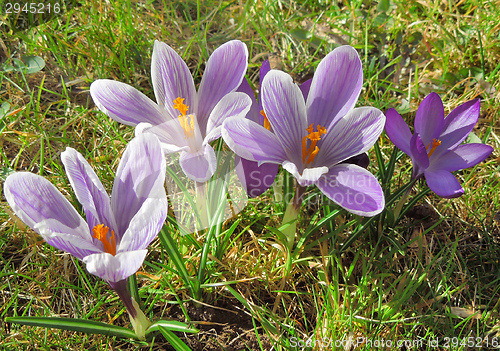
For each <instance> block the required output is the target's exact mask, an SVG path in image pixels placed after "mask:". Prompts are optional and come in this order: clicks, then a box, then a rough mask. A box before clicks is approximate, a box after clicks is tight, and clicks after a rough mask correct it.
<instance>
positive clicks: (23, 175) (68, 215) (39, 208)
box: [4, 172, 99, 258]
mask: <svg viewBox="0 0 500 351" xmlns="http://www.w3.org/2000/svg"><path fill="white" fill-rule="evenodd" d="M4 193H5V197H6V199H7V202H8V203H9V205H10V207H11V208H12V210H13V211H14V213H15V214H16V216H18V217H19V218H20V219H21V220H22V221H23V222H24V223H26V225H28V226H29V227H30V228H31V229H33V230H34V231H35V232H37V233H38V234H40V235H41V236H42V237H43V238H44V239H45V240H47V241H49V243H51V242H52V243H54V245H53V246H55V247H57V248H59V247H58V246H56V245H57V244H58V243H59V242H62V241H64V240H62V239H57V238H56V237H57V233H62V234H63V235H67V236H71V237H74V238H75V239H74V243H73V244H72V245H67V246H63V245H62V246H61V247H60V248H61V249H62V250H65V251H67V252H69V253H71V254H73V255H75V256H76V257H78V258H83V256H84V255H86V254H90V253H92V252H96V251H99V250H98V249H97V248H96V247H95V246H93V244H92V240H93V239H92V237H91V234H90V232H89V228H88V225H87V223H86V222H85V221H84V220H83V218H82V217H81V216H80V215H79V214H78V212H76V210H75V209H74V207H73V206H72V205H71V204H70V203H69V201H68V200H67V199H66V198H65V197H64V196H63V195H62V194H61V193H60V192H59V190H57V189H56V187H55V186H54V185H53V184H52V183H50V182H49V181H48V180H47V179H45V178H43V177H41V176H39V175H36V174H32V173H27V172H17V173H14V174H12V175H10V176H9V177H7V179H6V180H5V184H4ZM85 243H88V244H85ZM76 245H79V246H78V247H77V246H76ZM89 245H90V246H89ZM92 247H94V249H93V250H92V249H91V248H92Z"/></svg>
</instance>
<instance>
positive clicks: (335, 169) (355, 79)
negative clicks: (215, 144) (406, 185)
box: [222, 46, 385, 217]
mask: <svg viewBox="0 0 500 351" xmlns="http://www.w3.org/2000/svg"><path fill="white" fill-rule="evenodd" d="M362 82H363V71H362V65H361V60H360V59H359V56H358V54H357V52H356V51H355V50H354V49H353V48H352V47H350V46H342V47H339V48H336V49H335V50H333V51H332V52H331V53H329V54H328V55H327V56H326V57H325V58H324V59H323V60H322V61H321V62H320V64H319V65H318V68H317V70H316V73H315V74H314V77H313V80H312V82H311V86H310V89H309V93H308V95H307V100H305V99H304V96H303V94H302V92H301V90H300V88H299V87H298V86H297V85H296V84H295V83H293V81H292V78H291V77H290V76H289V75H288V74H286V73H284V72H281V71H275V70H271V71H270V72H269V73H268V74H267V75H266V77H265V78H264V81H263V82H262V94H261V99H262V106H263V110H264V113H265V116H266V118H267V119H268V121H269V123H270V126H271V128H272V130H273V132H270V131H269V130H267V129H266V128H264V127H263V126H261V125H259V124H257V123H255V122H253V121H251V120H248V119H241V118H240V119H239V118H228V119H226V120H225V121H224V123H223V130H222V136H223V138H224V140H225V141H226V143H227V144H228V146H229V147H230V148H231V149H232V150H233V151H234V152H236V154H238V155H239V156H241V157H243V158H246V159H250V160H253V161H257V162H259V164H260V163H266V162H270V163H276V164H281V165H282V166H283V168H285V169H286V170H287V171H289V172H290V173H292V174H293V175H294V176H295V178H296V179H297V181H298V183H299V185H300V186H301V187H305V186H308V185H312V184H315V185H316V186H318V188H319V189H320V190H321V191H322V192H323V193H324V194H325V195H326V196H327V197H328V198H329V199H331V200H332V201H334V202H335V203H337V204H338V205H340V206H342V207H344V208H345V209H347V210H348V211H350V212H352V213H355V214H359V215H363V216H374V215H376V214H378V213H380V212H381V211H382V209H383V208H384V204H385V200H384V195H383V192H382V189H381V187H380V185H379V184H378V182H377V180H376V178H375V177H374V176H373V175H372V174H371V173H370V172H368V171H367V170H366V169H364V168H362V167H360V166H358V165H354V164H347V163H342V164H341V162H342V161H344V160H347V159H349V158H350V157H352V156H356V155H359V154H362V153H363V152H365V151H367V150H369V149H370V148H371V147H372V146H373V144H374V143H375V141H376V140H377V138H378V137H379V135H380V133H381V132H382V130H383V128H384V123H385V116H384V115H383V113H382V112H381V111H379V110H378V109H376V108H372V107H360V108H355V109H353V107H354V105H355V104H356V101H357V99H358V96H359V93H360V91H361V87H362ZM285 217H286V216H285Z"/></svg>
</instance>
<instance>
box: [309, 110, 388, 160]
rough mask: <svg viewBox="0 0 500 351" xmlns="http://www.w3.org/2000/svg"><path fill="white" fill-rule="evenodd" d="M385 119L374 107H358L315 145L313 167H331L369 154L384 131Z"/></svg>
mask: <svg viewBox="0 0 500 351" xmlns="http://www.w3.org/2000/svg"><path fill="white" fill-rule="evenodd" d="M384 125H385V116H384V114H383V113H382V111H380V110H379V109H377V108H374V107H358V108H355V109H353V110H350V111H349V113H348V114H347V115H345V116H344V117H342V118H340V119H339V120H338V122H337V123H336V124H335V125H334V126H333V127H332V129H330V130H327V133H326V135H325V136H323V137H322V140H320V142H319V143H318V147H319V152H318V155H317V156H316V158H315V159H314V165H324V166H327V167H331V166H333V165H335V164H337V163H339V162H341V161H344V160H347V159H348V158H350V157H352V156H356V155H359V154H361V153H363V152H366V151H368V150H369V149H370V148H371V147H372V146H373V144H375V142H376V141H377V139H378V137H379V136H380V134H381V133H382V131H383V130H384Z"/></svg>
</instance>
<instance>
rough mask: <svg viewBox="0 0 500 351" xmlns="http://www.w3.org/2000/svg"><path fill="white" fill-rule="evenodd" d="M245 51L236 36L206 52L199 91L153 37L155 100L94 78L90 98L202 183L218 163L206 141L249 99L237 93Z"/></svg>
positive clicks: (183, 67)
mask: <svg viewBox="0 0 500 351" xmlns="http://www.w3.org/2000/svg"><path fill="white" fill-rule="evenodd" d="M247 61H248V50H247V47H246V45H245V44H244V43H242V42H241V41H239V40H232V41H229V42H227V43H225V44H223V45H221V46H220V47H218V48H217V49H216V50H215V51H214V52H213V53H212V55H211V56H210V58H209V60H208V62H207V64H206V66H205V71H204V74H203V78H202V80H201V83H200V87H199V89H198V91H196V88H195V85H194V81H193V77H192V76H191V72H190V71H189V68H188V66H187V65H186V63H185V62H184V61H183V60H182V58H181V57H180V56H179V55H178V54H177V53H176V52H175V51H174V50H173V49H172V48H171V47H170V46H168V45H166V44H164V43H161V42H159V41H155V43H154V48H153V57H152V62H151V78H152V81H153V89H154V93H155V97H156V102H157V103H155V102H153V101H152V100H151V99H149V98H148V97H147V96H146V95H144V94H143V93H141V92H140V91H138V90H137V89H135V88H133V87H131V86H130V85H127V84H125V83H120V82H117V81H113V80H107V79H99V80H97V81H95V82H94V83H92V85H91V86H90V94H91V95H92V98H93V99H94V102H95V103H96V105H97V106H98V107H99V109H100V110H101V111H103V112H104V113H105V114H106V115H108V116H109V117H111V118H113V119H114V120H116V121H118V122H120V123H123V124H127V125H130V126H135V127H136V135H137V134H141V133H153V134H155V135H156V136H157V137H158V138H159V139H160V142H161V143H162V147H163V150H164V151H165V152H166V153H175V152H180V158H179V162H180V165H181V167H182V170H183V172H184V173H185V174H186V175H187V176H188V177H189V178H190V179H192V180H194V181H197V182H201V183H203V182H205V181H207V180H208V179H210V178H211V177H212V175H213V174H214V172H215V169H216V167H217V160H216V155H215V152H214V150H213V148H212V146H210V144H209V143H210V142H211V141H213V140H215V139H218V138H219V137H220V135H221V133H220V128H221V125H222V122H223V121H224V119H226V118H228V117H244V116H245V114H246V113H247V111H248V109H249V108H250V104H251V100H250V98H249V97H248V96H247V95H246V94H243V93H236V92H235V90H236V89H237V88H238V86H239V85H240V83H241V81H242V80H243V78H244V76H245V72H246V70H247V66H248V62H247Z"/></svg>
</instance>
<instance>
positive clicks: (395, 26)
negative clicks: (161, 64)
mask: <svg viewBox="0 0 500 351" xmlns="http://www.w3.org/2000/svg"><path fill="white" fill-rule="evenodd" d="M61 5H62V6H61V8H62V9H63V10H62V12H61V13H60V14H52V15H43V16H31V17H30V16H27V15H25V14H23V13H21V14H20V15H19V16H17V15H15V14H6V13H5V11H2V12H1V14H0V31H1V32H2V36H1V39H2V42H0V44H1V45H0V53H1V55H0V58H1V60H2V63H6V64H12V62H13V61H12V59H14V58H21V56H22V55H38V56H40V57H42V58H43V59H44V61H45V63H46V66H45V68H44V69H43V70H42V71H40V72H38V73H34V74H23V73H22V72H3V71H0V81H1V89H0V104H1V103H3V102H8V103H9V104H10V106H11V111H12V113H11V114H10V115H7V116H6V117H4V118H3V119H2V121H1V122H0V130H2V123H3V125H4V126H5V127H4V128H3V131H1V132H0V133H1V135H0V145H1V146H2V147H1V148H0V160H1V161H0V162H1V174H0V180H1V181H3V180H4V179H5V177H6V175H7V174H8V173H9V172H12V171H29V172H33V173H37V174H40V175H43V176H45V177H47V178H48V179H49V180H50V181H51V182H52V183H54V184H55V185H56V186H57V187H58V188H59V189H61V191H62V192H63V194H64V195H65V196H67V197H68V199H70V201H71V202H72V203H73V204H74V205H75V207H76V208H77V209H79V210H81V207H80V205H79V204H78V202H77V201H76V198H75V197H74V194H73V192H72V190H71V188H70V186H69V182H68V180H67V178H66V176H65V172H64V169H63V167H62V164H61V162H60V154H61V152H62V151H64V149H65V148H66V147H67V146H69V147H73V148H75V149H77V150H78V151H79V152H81V153H82V154H83V156H84V157H85V158H86V159H87V160H88V161H89V163H90V164H91V165H92V167H93V168H94V169H95V170H96V173H97V174H98V176H99V177H100V178H101V180H102V181H103V184H104V186H105V187H106V188H107V189H108V190H110V189H111V187H112V182H113V174H114V171H116V168H117V165H118V161H119V159H120V156H121V154H122V152H123V151H124V149H125V146H126V143H127V142H129V141H130V140H131V139H132V138H133V135H134V132H133V128H131V127H127V126H124V125H121V124H118V123H116V122H114V121H112V120H111V119H109V118H108V117H106V116H105V115H104V114H102V113H101V112H100V111H99V110H98V109H97V108H95V106H94V104H93V102H92V99H91V97H90V94H89V92H88V89H89V86H90V84H91V83H92V81H94V80H96V79H100V78H109V79H115V80H119V81H122V82H125V83H128V84H130V85H132V86H134V87H136V88H137V89H139V90H141V91H142V92H143V93H145V94H146V95H148V96H150V97H151V98H153V99H154V96H153V91H152V86H151V80H150V61H151V53H152V47H153V42H154V40H155V39H158V40H161V41H164V42H166V43H167V44H169V45H170V46H172V47H173V48H174V49H175V50H176V51H177V52H178V53H179V54H180V55H181V56H182V57H183V59H185V60H186V62H187V64H188V66H189V68H190V70H191V72H192V73H193V76H194V79H195V83H197V84H198V83H199V82H200V80H201V76H202V74H203V70H204V63H205V62H206V60H207V59H208V57H209V55H210V53H211V52H213V50H214V49H215V48H216V47H217V46H219V45H221V44H222V43H224V42H225V41H227V40H230V39H240V40H242V41H244V42H245V43H246V44H247V46H248V49H249V53H250V57H249V60H250V63H249V70H248V72H247V78H248V79H249V80H250V81H251V83H252V84H253V85H254V86H255V87H257V86H258V84H259V81H258V69H259V67H260V64H261V63H262V61H263V60H264V59H266V58H267V57H268V56H269V55H271V58H272V59H273V65H279V66H281V69H283V70H284V71H285V72H288V73H289V74H291V75H292V77H293V78H294V79H295V80H296V81H298V82H303V81H305V80H307V79H308V78H310V77H312V74H313V72H314V70H315V68H316V66H317V65H318V63H319V61H320V60H321V59H322V58H323V57H324V56H325V55H326V54H327V53H328V52H330V51H331V50H333V49H334V48H335V47H336V46H338V45H343V44H349V45H352V46H354V47H355V48H356V49H357V50H358V52H359V55H360V57H361V59H362V62H363V65H364V67H363V71H364V87H363V90H362V93H361V96H360V99H359V102H358V105H370V106H375V107H377V108H380V109H381V110H385V109H387V108H389V107H395V108H396V109H398V110H399V111H400V112H401V113H402V115H403V117H404V118H405V119H406V120H407V121H409V122H410V121H412V120H413V118H414V116H415V111H416V109H417V107H418V105H419V103H420V102H421V101H422V99H423V98H424V97H425V96H426V95H427V94H428V93H430V92H431V91H436V92H438V93H439V94H440V95H441V97H442V98H443V102H444V104H445V109H446V111H447V112H449V111H451V110H452V109H453V108H454V107H456V106H458V105H459V104H461V103H463V102H465V101H467V100H470V99H473V98H476V97H480V98H481V118H480V120H479V123H478V126H477V128H476V129H475V130H474V133H475V135H477V136H478V137H479V138H480V139H482V140H483V141H484V142H486V143H488V144H490V145H492V146H493V147H494V148H495V151H494V152H493V154H492V156H491V157H490V158H489V159H488V160H487V161H485V162H483V163H482V164H480V165H478V166H477V167H475V168H473V169H468V170H464V171H460V172H458V173H457V177H458V178H459V180H460V182H461V183H462V184H463V185H464V188H465V189H466V192H465V195H463V196H462V197H460V198H458V199H454V200H443V199H440V198H439V197H437V196H436V195H434V194H433V193H431V192H430V193H428V194H427V195H426V196H424V197H423V198H422V199H421V200H420V201H419V202H418V203H417V206H416V207H415V209H416V210H418V211H420V213H424V215H420V216H419V215H418V213H417V215H415V214H414V215H413V216H409V217H405V218H404V219H403V220H402V221H401V222H400V223H399V224H398V225H397V226H395V227H394V228H393V227H391V226H389V225H385V226H383V227H382V228H377V227H376V225H373V226H372V229H371V230H367V231H365V232H363V233H362V234H361V235H360V236H359V237H357V239H356V240H354V241H349V238H350V234H351V233H352V232H353V231H354V230H355V228H356V227H357V226H358V224H359V222H358V219H357V218H355V217H354V216H352V215H349V214H346V213H345V212H342V213H341V215H338V216H331V217H329V218H330V220H328V221H327V222H326V223H324V224H323V223H322V224H321V225H318V221H319V220H321V218H324V217H325V216H328V213H329V212H328V211H329V210H328V208H327V207H324V206H320V205H317V206H311V207H307V206H304V208H303V212H302V214H301V217H300V221H299V223H298V225H297V228H298V229H299V232H300V233H301V235H306V234H307V235H310V236H309V237H308V238H307V240H305V242H303V243H302V244H301V245H302V246H301V247H300V250H299V249H297V250H298V251H299V252H296V256H295V257H294V259H295V263H294V264H293V266H292V269H291V272H290V275H289V278H288V279H287V280H286V281H285V282H283V280H282V277H283V267H284V266H285V263H286V262H285V259H284V253H283V251H282V247H281V246H280V245H279V244H278V240H277V238H276V236H275V235H274V234H273V232H272V231H271V230H270V229H269V228H270V227H274V228H277V227H279V226H280V225H281V221H280V218H281V217H280V216H281V215H282V214H283V212H284V210H285V207H284V206H283V203H282V202H275V201H273V199H274V196H275V193H274V192H275V190H273V189H271V190H270V191H269V192H268V193H266V194H265V195H263V196H261V197H260V198H257V199H251V200H250V201H249V204H248V205H247V207H246V208H245V210H244V211H243V212H241V213H240V214H239V215H238V217H237V218H236V219H232V220H231V221H229V222H227V223H225V225H224V227H223V230H222V232H221V233H222V234H221V233H216V234H215V238H214V241H213V242H212V243H211V244H212V246H211V248H210V249H209V252H208V253H207V256H206V257H207V262H206V268H205V270H206V271H205V278H204V281H202V282H201V284H203V286H202V287H201V288H202V295H201V296H200V297H199V298H200V299H203V303H205V304H209V305H213V306H216V307H220V308H229V306H237V308H239V309H240V310H241V311H242V312H241V313H242V315H244V314H245V313H246V314H249V315H250V316H251V317H252V319H251V323H250V325H245V326H244V328H243V329H242V330H240V331H239V333H240V334H241V333H243V332H245V334H244V335H246V336H245V337H242V338H241V339H240V340H234V339H230V338H229V337H228V335H230V334H224V333H221V334H222V336H223V337H219V336H217V335H215V334H214V333H213V332H210V324H208V327H206V328H205V329H203V328H201V329H202V331H201V332H200V334H198V335H194V336H193V335H189V336H187V335H184V334H177V335H178V336H179V337H182V338H184V339H183V340H184V341H185V342H186V343H187V344H188V345H191V346H192V347H193V349H195V346H194V345H196V344H197V343H198V344H205V345H211V346H210V347H212V348H209V349H210V350H212V349H221V350H222V349H230V346H233V347H234V345H239V346H238V347H240V348H243V349H245V348H246V349H251V350H254V349H255V350H259V349H261V350H269V349H270V348H271V346H274V349H275V350H292V349H297V350H299V349H301V350H302V348H300V347H298V346H297V347H295V348H294V347H293V346H294V344H293V342H295V341H296V342H298V340H302V341H305V340H307V339H309V338H313V339H314V340H320V339H321V340H331V341H333V342H335V340H348V339H349V338H351V339H353V340H354V341H356V340H357V339H356V338H358V337H359V338H361V337H364V338H367V339H371V340H382V339H384V340H392V341H394V343H396V342H397V341H404V340H411V341H412V344H411V345H410V346H408V347H407V349H418V350H420V349H422V350H436V349H444V348H445V347H444V342H445V338H446V337H448V338H450V339H449V346H450V347H451V348H452V349H457V350H459V349H460V350H462V349H464V350H465V349H467V348H466V347H465V346H464V345H460V344H459V345H455V344H454V343H452V339H451V338H452V337H456V338H459V339H460V341H462V340H466V338H469V337H473V338H481V339H484V338H486V337H487V336H488V337H489V338H490V339H489V340H490V343H491V340H492V338H493V337H496V335H497V334H498V333H499V332H500V320H499V313H498V305H499V301H500V300H499V298H500V291H499V289H500V288H499V286H500V284H499V283H500V261H499V259H498V257H500V246H499V245H498V241H499V237H500V230H499V221H500V220H499V218H498V216H497V217H495V215H496V214H497V213H498V211H499V210H500V196H499V195H498V194H500V181H499V179H498V171H499V168H500V167H499V165H498V147H499V145H500V139H499V136H498V134H497V131H498V115H499V112H500V95H499V91H500V61H499V57H500V25H499V22H500V6H499V3H498V1H479V0H463V1H458V2H453V1H445V2H432V1H426V0H424V1H413V0H410V1H401V0H395V1H381V2H379V3H370V2H366V1H344V2H342V3H338V2H331V1H328V0H324V1H313V0H309V1H306V2H300V1H297V2H294V1H279V2H278V1H248V2H244V1H232V2H230V1H222V2H217V1H203V2H201V1H199V2H195V1H187V2H184V1H165V0H163V1H142V0H141V1H127V2H122V1H114V0H110V1H95V0H91V1H85V2H78V1H74V0H73V1H65V2H61ZM5 6H6V2H4V3H3V4H2V5H1V7H2V9H3V8H4V7H5ZM275 67H277V66H275ZM379 145H380V160H381V161H383V163H384V164H386V163H388V162H389V159H390V158H391V155H392V150H393V149H392V145H391V143H390V141H389V139H388V138H387V137H386V136H385V134H383V135H382V137H381V139H380V143H379ZM370 158H371V166H370V167H371V171H372V172H374V173H376V172H378V171H379V169H380V165H379V164H378V163H377V159H376V153H375V150H371V153H370ZM410 172H411V160H410V159H409V158H408V157H407V156H403V157H401V158H400V159H399V160H398V162H397V163H396V168H395V170H394V176H393V178H392V181H391V182H390V184H387V187H388V188H389V189H390V190H391V191H392V192H393V191H395V190H396V189H398V188H399V187H401V186H402V185H404V184H405V183H406V182H407V181H408V179H409V177H410V174H411V173H410ZM424 188H425V182H424V183H417V185H416V187H415V189H414V191H413V192H412V195H411V196H410V199H412V198H413V197H414V196H415V195H416V194H417V192H419V191H421V190H423V189H424ZM309 191H311V192H312V193H313V194H314V193H316V192H317V190H315V189H310V190H309ZM418 211H417V212H418ZM425 214H431V215H432V218H428V217H427V218H426V217H425ZM236 220H238V221H239V223H237V225H236V226H235V228H234V232H229V234H230V235H229V234H228V235H227V236H225V235H224V230H229V229H230V228H231V225H233V224H235V223H236V222H235V221H236ZM0 223H1V224H0V231H1V234H2V235H0V260H1V264H0V299H1V300H0V317H1V319H0V320H1V322H0V323H1V325H2V331H1V332H0V344H1V345H2V346H4V349H6V350H9V349H26V350H34V349H36V350H49V349H61V350H79V349H94V350H111V349H113V350H116V349H135V348H139V349H143V350H163V349H168V348H167V347H168V346H167V342H166V340H165V339H164V338H163V337H162V336H161V335H158V336H156V337H155V338H154V339H153V340H151V341H150V342H149V344H147V343H145V342H137V341H132V340H124V339H117V338H114V337H108V336H103V335H85V334H82V333H77V332H68V331H59V330H56V329H49V330H46V329H44V328H35V327H24V326H19V325H15V324H7V323H5V322H4V319H5V317H12V316H62V317H73V318H87V319H91V320H96V321H101V322H106V323H113V324H115V325H121V326H129V322H128V318H127V315H126V311H125V309H124V308H123V306H122V304H121V302H120V301H119V299H118V298H117V296H116V294H114V292H113V291H112V290H110V289H109V288H108V287H107V285H106V284H105V283H104V282H102V281H101V280H100V279H98V278H96V277H94V276H92V275H90V274H88V273H87V272H86V269H85V266H84V264H82V263H81V262H78V261H77V260H76V259H74V258H72V257H70V256H69V255H68V254H64V253H61V252H60V251H57V250H55V249H53V248H51V247H49V246H48V245H46V244H44V243H43V241H42V239H41V238H40V237H38V236H37V235H36V234H35V233H34V232H33V231H31V230H30V229H29V228H28V229H27V228H26V227H25V226H24V225H23V224H22V223H21V222H20V221H19V220H18V219H16V218H15V217H14V216H13V215H12V212H11V210H10V208H9V206H8V204H7V202H6V200H5V197H2V203H1V207H0ZM168 227H169V228H170V229H171V230H170V233H171V236H172V238H173V240H174V242H175V243H176V244H177V245H178V246H177V248H178V250H179V255H180V256H181V257H182V259H183V261H184V263H185V266H186V272H187V274H188V275H190V276H193V277H194V276H196V274H197V267H199V264H200V260H201V257H202V247H203V240H204V238H203V237H198V236H196V235H195V234H193V235H188V236H182V235H180V233H179V231H178V229H177V227H176V226H174V225H173V224H172V223H169V224H168ZM310 229H314V230H310ZM231 233H232V234H231ZM346 242H349V243H350V246H349V247H348V248H346V247H345V246H344V244H345V243H346ZM138 281H139V289H140V290H139V293H140V296H141V298H142V301H141V302H142V305H143V307H144V311H145V313H146V315H147V316H148V317H149V318H150V319H151V320H158V319H169V318H176V319H179V320H182V321H190V320H192V321H194V322H200V321H201V317H200V316H199V315H196V313H195V316H194V317H190V315H191V316H192V310H191V309H190V308H189V306H188V304H187V302H189V301H190V300H191V297H192V294H191V293H190V290H189V289H188V284H186V278H185V277H184V279H183V277H181V275H180V274H178V267H177V266H176V265H175V264H174V262H173V261H172V260H171V259H169V258H168V255H167V252H166V250H165V249H163V247H162V245H161V243H160V241H159V240H157V241H155V242H154V243H153V244H152V246H151V248H150V252H149V254H148V256H147V259H146V262H145V264H144V265H143V267H142V269H141V271H140V272H139V274H138ZM228 282H234V283H231V284H229V283H228ZM278 297H279V298H278ZM276 301H277V303H276V306H275V302H276ZM184 303H186V304H184ZM274 307H276V309H275V308H274ZM202 308H204V307H202ZM229 323H230V326H231V328H233V329H234V328H235V323H233V322H231V321H229ZM200 326H203V324H202V323H201V324H200V323H199V324H197V327H199V328H200ZM214 328H215V326H214ZM219 331H220V329H219ZM249 334H252V335H254V339H253V341H252V342H251V341H250V339H249V338H248V337H247V335H249ZM224 337H225V338H226V339H224ZM228 338H229V339H228ZM233 338H235V336H233ZM292 338H295V339H292ZM435 338H439V340H440V344H439V345H440V348H433V347H431V345H432V344H431V342H432V340H435ZM474 340H476V339H474ZM478 340H479V339H478ZM498 341H499V343H500V340H498ZM214 345H219V347H220V348H217V346H214ZM242 345H243V346H242ZM474 345H476V344H474ZM455 346H456V347H455ZM483 346H484V348H485V349H488V347H486V344H484V345H483ZM316 349H319V348H316ZM337 349H341V348H337ZM362 349H366V350H370V349H373V347H369V345H359V346H358V348H356V350H362Z"/></svg>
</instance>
